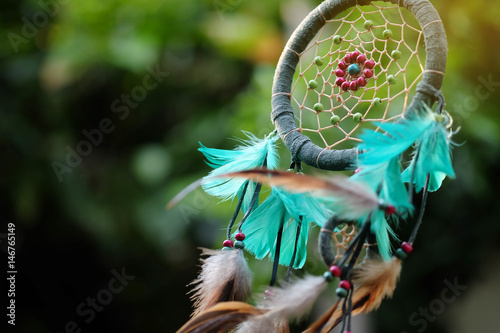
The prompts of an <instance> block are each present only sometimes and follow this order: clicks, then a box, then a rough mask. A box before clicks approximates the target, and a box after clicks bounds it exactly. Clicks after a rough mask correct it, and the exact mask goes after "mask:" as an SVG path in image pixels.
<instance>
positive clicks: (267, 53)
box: [0, 0, 500, 332]
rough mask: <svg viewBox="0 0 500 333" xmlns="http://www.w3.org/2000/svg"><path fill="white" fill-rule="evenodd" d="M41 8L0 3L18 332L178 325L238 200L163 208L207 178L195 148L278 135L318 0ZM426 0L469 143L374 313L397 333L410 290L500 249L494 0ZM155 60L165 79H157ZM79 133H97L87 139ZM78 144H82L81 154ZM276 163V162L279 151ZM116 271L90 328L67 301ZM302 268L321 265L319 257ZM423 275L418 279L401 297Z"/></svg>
mask: <svg viewBox="0 0 500 333" xmlns="http://www.w3.org/2000/svg"><path fill="white" fill-rule="evenodd" d="M49 2H50V1H47V2H46V3H49ZM51 3H57V4H58V7H57V8H58V11H57V13H56V14H54V15H51V14H50V13H49V14H50V15H49V14H46V16H47V17H48V20H47V23H46V24H40V26H35V30H34V31H32V33H31V34H29V36H28V35H27V34H26V33H25V32H26V26H27V23H26V22H30V24H33V22H34V21H33V18H34V17H35V16H36V15H41V14H40V13H43V12H44V10H45V9H43V7H42V6H41V5H40V2H38V1H20V2H2V4H1V5H0V31H1V36H2V38H0V59H1V62H0V86H1V87H2V88H1V89H0V150H1V152H2V163H1V166H0V168H1V171H2V175H3V177H2V179H1V180H0V190H1V191H0V193H1V199H2V200H1V201H2V208H3V209H2V210H3V217H4V220H6V221H7V222H13V223H15V224H16V226H17V229H18V237H19V242H18V253H19V255H20V256H22V258H23V260H22V265H23V267H22V272H23V274H22V276H23V279H24V280H23V284H21V285H20V287H19V288H20V289H19V294H18V300H19V304H20V305H19V308H18V310H19V324H18V325H16V326H17V327H16V329H17V331H18V332H33V331H44V332H48V331H52V332H55V331H63V329H64V326H65V324H66V323H67V322H68V321H71V320H75V321H77V322H78V324H80V328H81V329H82V330H83V331H91V330H95V331H105V330H107V329H109V330H110V331H122V332H153V331H154V332H157V331H164V332H172V331H175V329H177V328H178V327H180V326H181V324H182V322H183V321H184V320H185V319H187V318H188V313H189V310H190V308H189V300H188V297H187V296H185V292H186V291H187V289H186V288H185V287H184V286H185V285H186V284H187V283H188V282H189V281H190V280H191V279H193V278H194V277H195V275H196V271H197V268H196V263H197V250H196V248H197V247H199V246H205V247H217V246H218V245H217V244H220V243H219V242H220V241H221V240H222V238H223V237H224V232H223V231H222V229H223V228H224V225H225V224H226V223H227V221H228V220H229V218H230V216H231V213H232V212H231V210H232V208H234V205H233V206H231V203H222V204H216V200H215V199H213V198H210V197H209V196H207V195H206V194H204V193H203V192H202V191H201V190H196V191H194V192H193V193H192V194H190V195H189V196H188V197H187V198H186V199H185V200H184V201H183V202H181V203H180V204H179V206H178V207H176V208H174V209H173V210H170V211H167V210H166V209H165V204H166V203H167V201H168V200H169V199H171V198H172V197H173V196H174V195H175V194H176V193H177V192H178V191H179V190H181V189H182V188H183V187H184V186H186V185H188V184H189V183H191V182H192V181H194V180H195V179H197V178H200V177H202V176H204V175H206V174H207V173H208V172H209V171H210V168H209V167H208V166H206V165H205V163H204V162H203V156H202V155H201V154H200V153H199V152H198V151H197V148H198V141H202V142H203V143H204V144H206V145H207V146H210V147H218V148H221V149H232V148H234V146H235V145H236V142H235V141H233V140H227V138H230V137H233V136H235V135H239V134H240V133H241V130H242V129H243V130H247V131H250V132H252V133H255V134H256V135H257V136H258V137H262V136H263V135H264V134H268V133H270V132H271V131H272V129H273V126H272V124H271V122H270V118H269V114H270V108H271V107H270V98H271V84H272V77H273V73H274V67H275V64H276V62H277V59H278V57H279V54H280V53H281V50H282V48H283V46H284V43H285V42H286V39H287V38H288V35H289V34H290V32H291V29H293V28H295V26H296V24H297V23H298V22H300V20H301V19H302V17H304V16H305V15H306V14H307V12H308V9H307V8H306V9H303V6H299V4H301V5H304V4H305V7H310V8H313V6H315V5H317V4H318V1H310V0H309V1H306V0H305V1H302V2H297V1H281V2H280V1H276V0H274V1H243V0H214V1H212V0H205V1H194V0H183V1H158V0H146V1H139V0H128V1H125V2H124V1H95V0H88V1H65V2H64V4H63V3H62V2H61V3H59V2H51ZM433 3H434V5H435V6H436V7H437V9H438V11H439V12H440V13H441V15H442V18H443V22H444V24H445V27H446V29H447V33H448V44H449V53H448V66H447V75H446V77H445V81H444V86H443V93H444V95H445V96H446V101H447V106H446V108H447V111H448V112H450V114H451V115H452V116H453V117H454V119H455V126H461V130H460V131H459V132H458V133H457V135H456V136H454V140H455V141H456V142H457V143H459V144H460V143H463V142H466V144H465V145H464V146H461V147H459V148H457V149H456V150H455V151H454V167H455V171H456V174H457V180H455V181H453V182H451V181H450V182H448V181H446V183H445V185H446V186H443V189H442V190H441V191H439V192H438V193H436V194H435V195H434V194H433V196H432V198H431V202H432V203H431V204H430V205H429V206H430V207H429V213H428V215H427V216H428V220H426V221H425V223H424V226H423V230H422V234H421V237H422V240H421V241H420V239H419V247H420V248H423V250H422V252H421V255H418V254H415V257H412V258H411V259H409V260H407V264H406V263H405V271H406V272H408V273H403V277H402V279H401V290H403V291H401V292H400V294H398V291H396V293H397V294H396V295H395V300H394V301H393V302H392V303H389V304H388V305H384V306H383V307H382V309H381V315H380V316H378V317H377V318H378V320H379V321H380V323H381V324H380V325H381V328H380V331H384V332H388V331H396V330H399V331H401V330H402V329H405V328H407V327H406V326H407V325H408V316H409V315H410V314H411V312H412V311H413V310H412V311H409V310H408V311H409V312H408V311H407V310H405V309H415V311H416V310H417V309H418V307H419V306H420V305H421V304H425V303H426V302H428V301H429V299H432V297H433V296H432V295H430V294H425V293H422V292H421V291H422V290H424V291H427V290H431V287H429V284H430V282H429V281H434V282H435V281H437V278H436V276H441V275H445V276H453V274H455V275H457V276H460V280H461V281H462V277H463V281H464V282H465V281H467V280H468V279H470V275H471V274H472V272H474V271H475V269H476V268H477V267H478V266H479V265H480V264H481V263H484V260H483V259H482V258H484V257H485V253H486V251H485V250H484V248H486V247H487V248H498V244H499V243H500V240H499V239H498V235H499V234H500V229H499V228H500V227H499V226H498V225H499V224H498V216H499V215H500V212H499V208H498V205H497V204H495V203H494V198H496V195H497V189H498V187H499V185H500V184H499V181H498V175H497V174H498V172H497V170H498V168H499V164H500V159H499V158H498V156H500V135H499V133H500V125H499V124H500V120H499V117H500V113H499V112H498V105H500V94H499V93H498V92H499V91H500V67H499V66H498V65H497V63H496V59H499V58H500V48H498V47H495V44H494V42H495V41H497V40H499V39H500V27H499V25H498V17H499V16H500V12H499V6H498V5H497V4H495V3H492V2H490V1H485V0H481V1H476V2H471V1H465V0H456V1H451V0H447V1H440V2H438V1H434V2H433ZM45 12H46V11H45ZM37 13H38V14H37ZM285 13H288V15H285ZM394 33H395V32H394ZM9 36H10V37H9ZM13 36H14V37H13ZM12 38H14V39H12ZM15 38H17V39H15ZM16 41H17V42H16ZM157 66H158V67H157ZM156 68H158V69H159V70H160V71H161V73H168V75H167V74H165V75H164V76H161V77H158V80H156V81H154V80H152V79H151V75H152V74H151V71H153V72H154V70H155V69H156ZM148 75H149V76H150V78H149V79H147V81H146V83H145V81H144V80H145V78H146V76H148ZM400 81H401V80H400V79H399V77H398V84H399V82H400ZM147 85H148V86H151V85H155V87H154V88H151V89H147V87H146V86H147ZM143 91H145V92H146V93H145V96H144V97H141V96H143V95H141V94H140V92H143ZM127 95H128V96H129V98H132V99H131V101H132V103H131V104H128V103H127V101H126V99H124V98H126V96H127ZM124 96H125V97H124ZM130 96H136V97H137V98H136V99H135V100H134V99H133V97H130ZM129 100H130V99H129ZM323 104H324V103H323ZM325 105H326V104H325ZM118 107H119V108H121V109H120V110H119V111H117V110H118V109H117V108H118ZM380 107H381V108H383V105H382V106H380ZM103 119H109V121H110V124H111V125H110V126H111V127H110V126H108V127H107V126H103V125H102V121H103ZM327 120H328V119H327ZM111 128H113V129H112V130H111ZM84 130H86V131H87V132H91V131H93V130H96V131H97V130H98V131H100V133H101V135H102V139H99V140H97V139H98V138H99V135H97V136H95V137H94V140H97V141H96V142H99V143H98V144H93V143H92V142H91V140H90V139H89V138H88V136H86V135H85V134H84V133H83V131H84ZM105 131H107V132H106V133H105ZM93 133H97V132H93ZM84 141H85V142H90V143H89V144H90V148H89V146H88V145H87V146H85V147H84V146H83V145H84V144H82V142H84ZM78 147H80V150H81V151H83V152H84V153H83V154H79V153H78ZM85 148H87V151H88V150H89V149H91V153H89V154H87V155H86V156H83V155H85V154H86V151H85V150H82V149H85ZM70 151H75V152H76V153H78V154H79V156H80V159H78V158H77V157H75V156H74V154H73V153H71V152H70ZM68 156H69V157H68ZM71 156H73V157H71ZM282 157H283V158H282V161H283V162H282V168H283V167H284V168H286V167H287V164H288V163H289V162H288V161H289V156H288V155H287V153H286V151H283V154H282ZM68 160H69V161H70V162H69V163H68ZM54 162H57V163H60V165H59V169H57V168H56V169H55V168H54ZM61 165H62V166H66V169H65V168H64V167H62V169H61ZM306 168H307V166H306ZM57 170H59V171H57ZM63 170H65V171H63ZM306 171H307V169H306ZM58 173H59V176H60V177H58ZM471 207H475V208H474V209H471ZM471 222H474V224H477V225H480V226H481V227H480V228H477V231H476V230H475V229H474V228H471V227H470V225H471ZM2 226H4V224H2ZM484 230H489V232H487V233H486V234H485V233H484ZM315 232H317V230H316V231H314V230H312V232H311V233H313V234H314V233H315ZM0 233H5V229H2V230H0ZM312 237H314V236H312ZM419 237H420V235H419ZM313 244H314V239H312V240H311V245H310V246H309V249H308V250H309V251H308V252H309V253H314V252H315V248H314V245H313ZM465 249H466V250H465ZM465 251H467V252H465ZM416 252H417V251H416ZM436 253H439V255H438V256H437V255H436ZM424 263H425V265H424ZM267 264H268V263H266V262H251V263H250V265H251V266H252V269H254V271H256V272H257V273H256V275H257V276H256V279H255V280H256V281H257V282H258V283H266V282H267V279H268V274H267V273H268V270H269V265H267ZM124 266H125V267H126V268H127V271H129V272H130V273H131V274H134V275H136V276H137V277H136V279H135V280H133V281H131V282H130V285H129V286H127V287H126V288H125V289H124V291H123V292H122V293H120V294H116V295H114V298H113V301H112V302H111V303H110V304H109V305H107V306H106V307H105V310H104V311H103V312H96V319H95V321H92V322H91V323H88V324H87V323H85V322H84V320H83V319H84V317H81V316H78V315H77V314H75V309H76V308H77V306H78V305H79V304H80V302H83V301H85V299H86V298H87V297H89V296H92V295H96V293H97V292H98V291H99V290H100V289H102V288H103V286H105V285H106V284H107V283H108V281H109V279H110V277H111V275H110V271H111V269H116V270H119V269H121V267H124ZM305 267H306V269H310V270H311V271H312V272H314V273H316V274H322V272H323V271H324V268H323V266H322V264H320V263H318V262H317V260H316V261H315V259H308V261H306V264H305ZM422 267H424V268H422ZM440 274H441V275H440ZM59 281H63V282H59ZM418 281H424V282H426V284H425V285H422V286H419V288H418V289H417V290H416V291H415V292H412V291H411V290H413V289H414V286H415V285H418ZM441 281H442V279H441V280H439V281H437V282H436V283H435V285H434V286H433V288H434V289H438V288H439V286H440V283H441ZM411 283H414V285H411ZM422 283H423V282H422ZM48 291H50V292H48ZM432 292H433V293H434V295H438V294H439V292H440V290H433V291H432ZM425 295H427V296H428V297H427V298H425V299H424V298H423V297H424V296H425ZM328 301H330V300H328ZM21 304H22V305H21ZM402 304H404V305H402ZM382 325H383V327H382ZM405 325H406V326H405ZM430 327H431V326H429V330H427V332H431V331H432V330H431V328H430ZM436 330H437V331H440V332H443V331H445V329H441V328H439V327H438V328H437V329H436V328H434V331H436ZM408 331H411V329H408Z"/></svg>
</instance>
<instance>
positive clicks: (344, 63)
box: [337, 60, 347, 69]
mask: <svg viewBox="0 0 500 333" xmlns="http://www.w3.org/2000/svg"><path fill="white" fill-rule="evenodd" d="M337 67H338V68H340V69H346V68H347V64H346V62H345V61H344V60H340V61H339V64H338V66H337Z"/></svg>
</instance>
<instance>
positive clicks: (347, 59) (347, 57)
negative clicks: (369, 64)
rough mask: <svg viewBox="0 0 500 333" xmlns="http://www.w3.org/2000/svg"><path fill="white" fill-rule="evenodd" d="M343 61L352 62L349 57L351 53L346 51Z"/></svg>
mask: <svg viewBox="0 0 500 333" xmlns="http://www.w3.org/2000/svg"><path fill="white" fill-rule="evenodd" d="M344 61H345V62H346V63H347V64H350V63H351V62H352V59H351V54H350V53H347V54H346V55H345V57H344Z"/></svg>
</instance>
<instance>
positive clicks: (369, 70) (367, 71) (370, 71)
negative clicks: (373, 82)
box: [363, 69, 373, 79]
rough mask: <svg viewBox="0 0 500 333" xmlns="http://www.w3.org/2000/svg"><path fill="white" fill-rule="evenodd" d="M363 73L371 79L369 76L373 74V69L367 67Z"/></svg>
mask: <svg viewBox="0 0 500 333" xmlns="http://www.w3.org/2000/svg"><path fill="white" fill-rule="evenodd" d="M363 74H364V75H365V77H366V78H367V79H369V78H371V77H372V76H373V71H372V70H371V69H365V70H364V71H363Z"/></svg>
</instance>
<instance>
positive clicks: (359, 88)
mask: <svg viewBox="0 0 500 333" xmlns="http://www.w3.org/2000/svg"><path fill="white" fill-rule="evenodd" d="M446 52H447V45H446V35H445V31H444V28H443V24H442V22H441V20H440V18H439V15H438V13H437V12H436V10H435V9H434V7H433V6H432V5H431V4H430V2H429V1H428V0H406V1H405V0H401V1H396V0H392V1H373V2H372V1H369V0H357V1H355V0H343V1H341V0H326V1H324V2H323V3H322V4H320V5H319V6H318V7H317V8H316V9H314V10H313V11H312V12H311V13H310V14H309V15H308V16H307V17H306V18H305V19H304V21H303V22H302V23H301V24H300V26H299V27H298V28H297V29H296V30H295V32H294V33H293V35H292V37H291V38H290V40H289V41H288V43H287V45H286V47H285V49H284V51H283V53H282V55H281V58H280V61H279V63H278V66H277V69H276V73H275V77H274V85H273V95H272V112H271V119H272V122H273V123H274V125H275V126H276V130H275V131H274V132H273V133H270V134H269V135H268V136H267V137H265V138H263V139H259V138H256V137H254V136H253V135H252V134H250V133H245V134H246V136H247V139H245V140H242V142H241V144H240V145H239V146H238V147H236V148H235V149H234V150H219V149H212V148H206V147H203V146H202V147H201V148H200V151H201V152H202V153H203V154H204V156H205V158H206V160H207V162H208V164H209V165H210V166H211V167H212V168H213V171H211V172H210V174H209V175H207V176H206V177H205V178H203V179H202V180H201V181H200V182H197V183H195V184H194V185H193V186H190V187H189V189H188V190H191V189H192V188H193V187H195V186H197V185H200V184H201V186H202V187H203V189H204V190H205V191H206V192H207V193H209V194H211V195H214V196H217V197H219V198H220V199H221V200H233V201H234V202H235V206H236V210H235V213H234V216H233V217H232V218H231V219H230V222H229V224H228V227H227V239H226V240H225V241H224V243H223V244H222V249H221V250H204V255H205V256H206V258H205V259H204V260H203V264H202V271H201V273H200V275H199V277H198V279H197V280H196V281H194V282H193V284H194V290H193V294H192V297H193V300H194V301H195V311H194V313H193V318H192V319H191V320H189V321H188V322H187V323H186V324H185V325H184V326H183V327H182V328H181V329H179V331H178V332H225V331H234V332H288V331H289V329H288V323H289V322H290V321H293V320H296V319H299V318H301V317H304V316H305V315H306V313H307V311H308V310H309V309H310V308H311V306H312V304H313V303H314V302H315V300H316V298H317V297H318V295H319V294H320V293H322V292H323V291H324V290H325V288H326V286H327V284H328V283H335V284H336V292H335V294H336V295H332V306H331V308H330V309H329V310H328V311H327V312H326V313H325V314H324V315H323V316H321V317H320V318H317V319H316V321H314V322H313V324H312V325H311V326H310V327H309V328H308V329H307V330H306V332H331V331H332V330H333V329H334V328H335V327H340V328H339V329H340V332H350V331H351V317H352V316H353V315H357V314H359V313H366V312H369V311H371V310H374V309H377V308H378V307H379V306H380V303H381V301H382V300H383V299H384V298H386V297H391V296H392V294H393V291H394V289H395V287H396V283H397V280H398V278H399V275H400V271H401V264H402V261H403V260H404V259H405V258H406V257H407V256H408V254H410V253H411V252H412V250H413V244H414V241H415V239H416V236H417V232H418V228H419V226H420V224H421V223H422V221H423V216H424V208H425V202H426V200H427V194H428V192H429V191H436V190H438V189H439V188H440V186H441V184H442V182H443V180H444V178H446V177H450V178H454V176H455V175H454V171H453V168H452V165H451V152H450V149H451V146H452V141H451V136H452V134H453V132H452V129H451V127H452V119H451V117H450V115H449V114H448V113H447V112H446V111H445V110H444V97H443V96H442V94H441V91H440V87H441V84H442V81H443V78H444V71H445V65H446ZM279 139H281V140H282V141H283V143H284V145H285V146H286V148H288V150H289V151H290V153H291V159H292V163H291V166H290V169H289V170H288V171H287V172H284V171H279V170H276V169H277V167H278V156H277V153H276V144H277V141H278V140H279ZM302 163H306V164H308V165H310V166H313V167H316V168H319V169H323V170H330V171H345V170H352V172H353V174H352V176H350V177H346V176H342V175H330V176H329V177H328V178H318V177H313V176H308V175H304V174H302ZM262 184H265V186H269V187H270V188H271V190H270V191H269V194H268V195H267V196H266V197H265V199H264V200H261V202H259V196H260V195H261V193H260V192H261V188H262ZM415 193H416V194H418V195H421V196H422V200H421V201H422V204H421V205H420V207H414V205H413V202H414V199H413V198H414V195H415ZM184 194H185V193H182V194H181V195H180V196H179V197H177V198H175V199H174V202H176V201H178V200H180V198H181V197H182V196H183V195H184ZM261 197H262V196H261ZM240 211H241V213H240ZM400 220H407V221H409V222H413V223H414V227H413V232H412V234H411V236H410V238H409V239H408V240H406V241H404V242H402V243H400V245H399V247H398V248H397V249H396V250H393V248H392V246H391V242H399V240H398V238H397V235H396V233H397V228H398V223H399V221H400ZM311 224H316V225H318V226H320V227H321V231H320V234H319V255H320V256H321V257H322V260H323V262H324V263H325V265H326V267H325V270H326V272H325V274H324V275H323V276H306V277H305V278H303V279H291V273H292V270H293V269H300V268H302V267H303V265H304V263H305V261H306V259H307V255H308V254H307V240H308V236H309V228H310V225H311ZM333 245H335V246H333ZM244 251H248V252H249V253H251V254H252V255H254V256H255V257H256V258H257V259H263V258H267V257H268V258H270V259H271V260H272V261H273V267H272V270H271V274H270V276H271V278H270V287H269V288H268V289H267V290H266V292H265V294H264V295H263V296H262V297H260V299H261V301H260V302H259V301H258V302H257V305H255V306H253V305H250V304H248V303H246V302H248V301H249V298H250V294H251V289H252V287H251V286H252V278H251V272H250V270H249V268H248V266H247V264H246V261H245V258H244V255H243V252H244ZM313 255H314V254H313ZM279 265H285V266H288V271H287V274H286V276H285V277H284V279H282V280H284V282H283V283H281V286H279V287H278V286H276V284H277V281H278V280H277V278H278V277H277V275H278V274H277V272H278V266H279Z"/></svg>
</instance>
